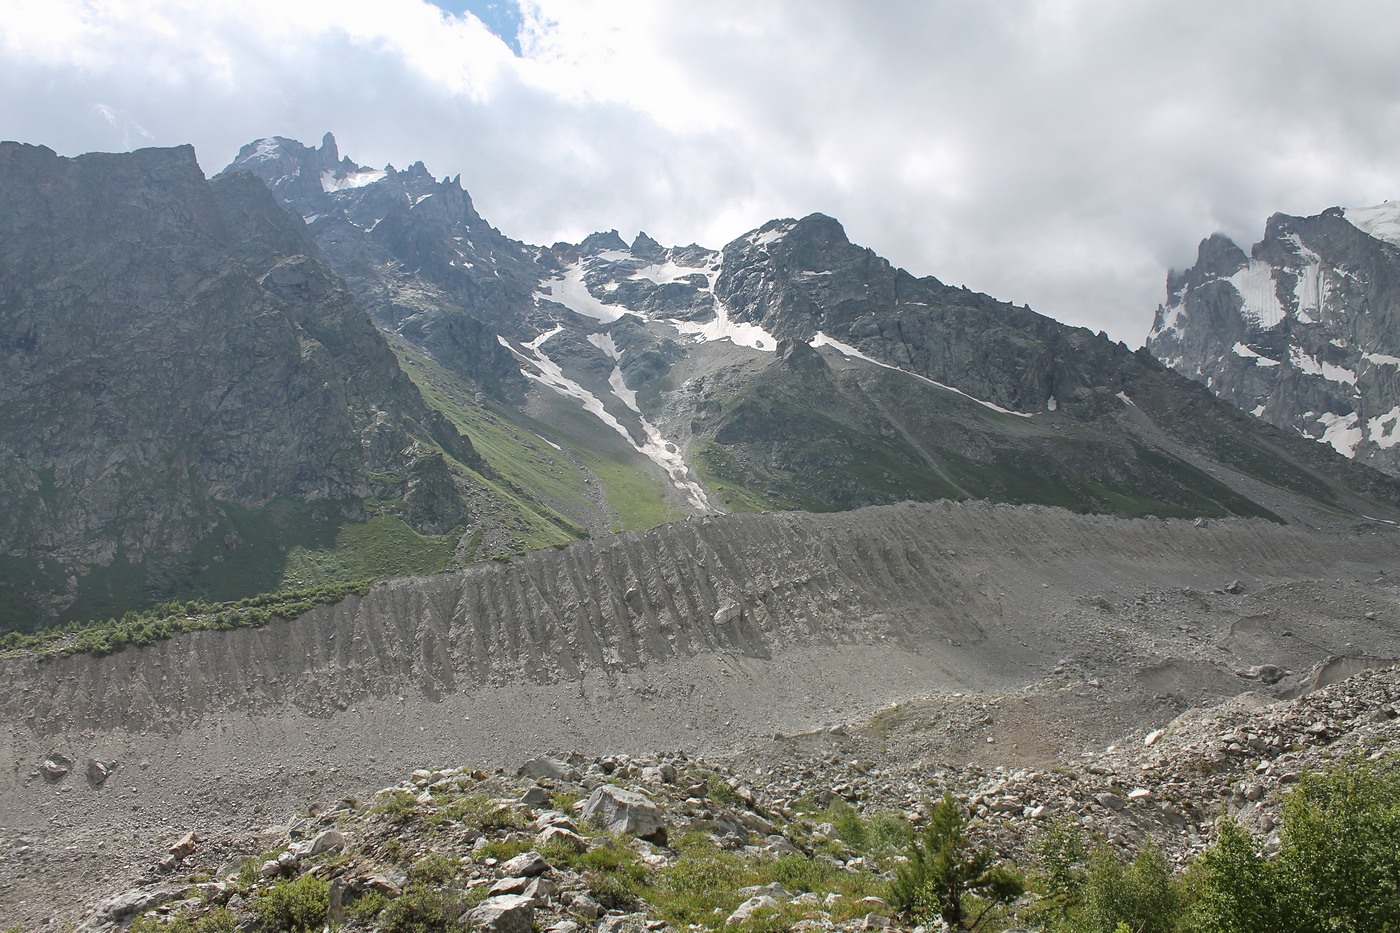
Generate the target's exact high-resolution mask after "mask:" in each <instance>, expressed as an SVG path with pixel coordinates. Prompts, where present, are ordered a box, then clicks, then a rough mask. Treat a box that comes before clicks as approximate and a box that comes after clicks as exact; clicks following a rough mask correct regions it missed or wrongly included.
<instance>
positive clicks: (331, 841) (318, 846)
mask: <svg viewBox="0 0 1400 933" xmlns="http://www.w3.org/2000/svg"><path fill="white" fill-rule="evenodd" d="M345 846H346V838H345V834H344V833H342V832H341V831H340V830H338V829H328V830H326V831H325V832H323V833H320V834H319V835H317V836H316V838H314V839H312V840H311V848H310V851H309V852H308V853H307V854H308V855H321V854H323V853H325V852H344V851H345Z"/></svg>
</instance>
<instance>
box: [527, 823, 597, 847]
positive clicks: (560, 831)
mask: <svg viewBox="0 0 1400 933" xmlns="http://www.w3.org/2000/svg"><path fill="white" fill-rule="evenodd" d="M535 843H536V844H537V845H539V846H540V847H541V848H543V847H545V846H562V847H564V848H566V849H568V850H569V851H571V852H583V851H586V850H587V849H588V840H587V839H584V838H583V837H582V836H580V835H579V834H578V833H576V832H573V831H572V830H568V829H565V828H564V827H562V826H546V827H545V828H544V830H543V831H542V832H541V833H540V834H539V835H538V836H536V837H535Z"/></svg>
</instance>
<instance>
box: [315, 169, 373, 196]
mask: <svg viewBox="0 0 1400 933" xmlns="http://www.w3.org/2000/svg"><path fill="white" fill-rule="evenodd" d="M388 174H389V173H388V172H386V171H383V170H382V169H359V170H356V171H353V172H349V173H347V174H345V175H340V176H337V175H336V174H335V172H332V171H329V170H328V171H324V172H322V173H321V190H322V191H324V192H326V193H327V194H330V193H331V192H332V191H344V190H345V189H347V188H363V187H364V186H365V185H372V184H374V183H375V182H376V181H379V179H381V178H383V177H384V176H386V175H388Z"/></svg>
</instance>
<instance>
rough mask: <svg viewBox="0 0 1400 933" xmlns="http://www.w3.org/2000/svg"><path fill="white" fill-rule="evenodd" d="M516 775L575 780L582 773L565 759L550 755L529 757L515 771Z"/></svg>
mask: <svg viewBox="0 0 1400 933" xmlns="http://www.w3.org/2000/svg"><path fill="white" fill-rule="evenodd" d="M516 776H517V777H531V778H534V779H535V780H537V781H577V780H579V779H580V778H581V777H582V775H580V774H579V772H578V769H577V768H575V767H573V766H572V765H570V764H569V763H568V762H567V761H561V760H559V759H558V758H555V757H553V756H551V755H541V756H539V757H538V758H531V759H530V760H529V761H527V762H525V763H524V764H523V765H521V766H520V769H519V770H518V771H516Z"/></svg>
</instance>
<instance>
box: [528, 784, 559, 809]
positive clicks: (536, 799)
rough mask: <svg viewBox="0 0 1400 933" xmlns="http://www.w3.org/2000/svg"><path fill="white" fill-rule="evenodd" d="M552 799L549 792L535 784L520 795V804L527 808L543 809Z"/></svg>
mask: <svg viewBox="0 0 1400 933" xmlns="http://www.w3.org/2000/svg"><path fill="white" fill-rule="evenodd" d="M552 799H553V797H552V796H551V795H550V793H549V791H547V790H545V789H544V788H543V787H541V786H539V785H538V784H536V785H534V786H533V787H531V788H530V789H529V790H527V791H525V793H524V794H522V795H521V797H520V802H521V803H523V804H524V805H525V806H527V807H543V806H547V805H548V804H549V802H550V801H551V800H552Z"/></svg>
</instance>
